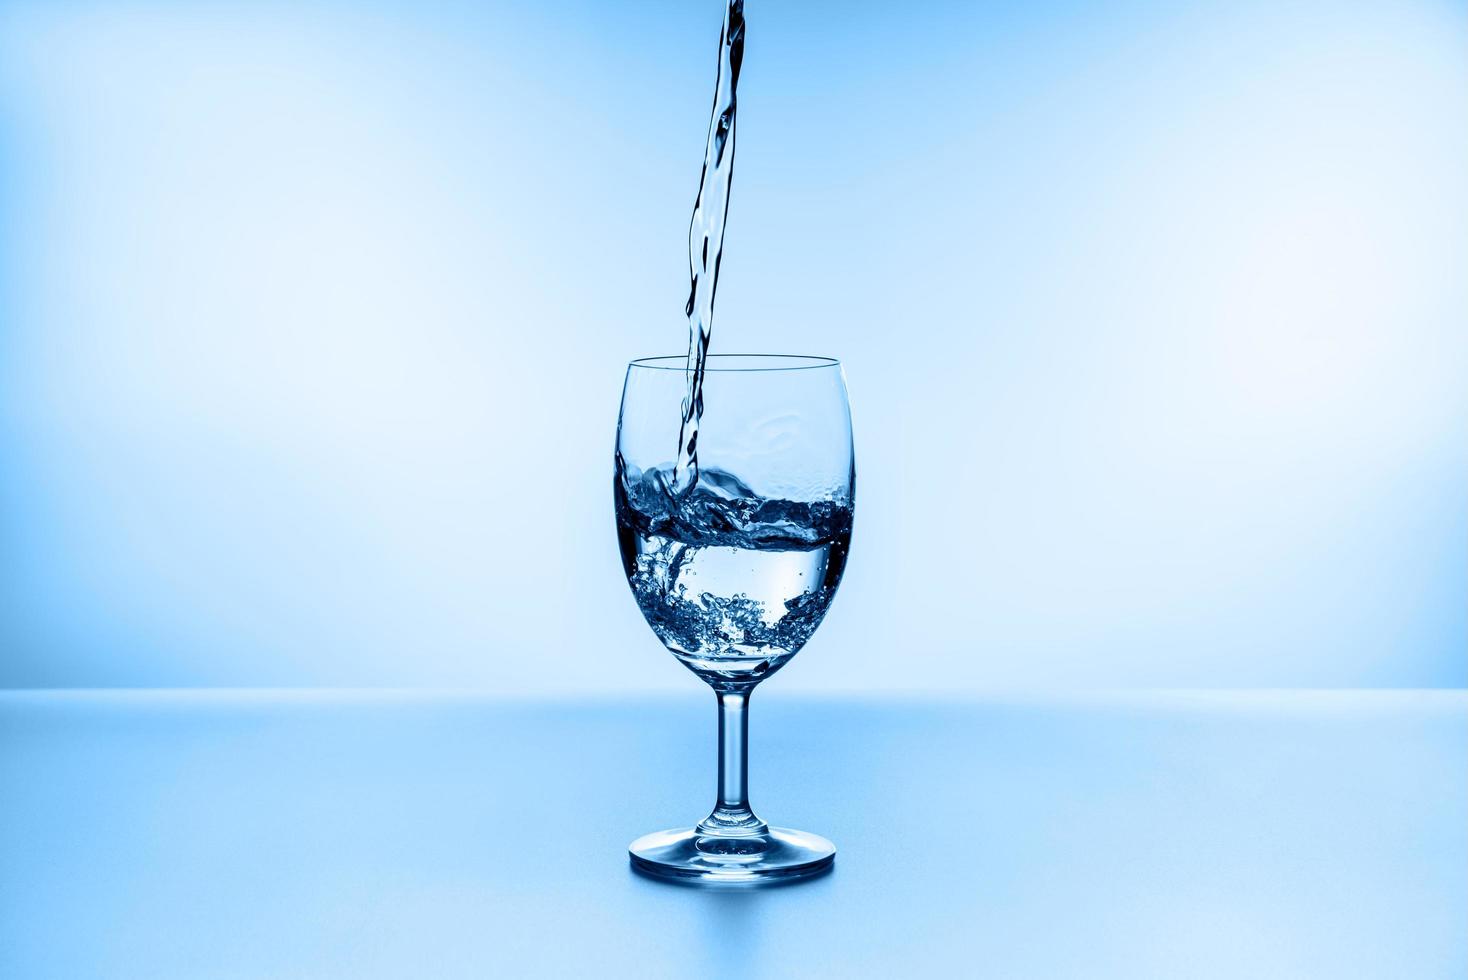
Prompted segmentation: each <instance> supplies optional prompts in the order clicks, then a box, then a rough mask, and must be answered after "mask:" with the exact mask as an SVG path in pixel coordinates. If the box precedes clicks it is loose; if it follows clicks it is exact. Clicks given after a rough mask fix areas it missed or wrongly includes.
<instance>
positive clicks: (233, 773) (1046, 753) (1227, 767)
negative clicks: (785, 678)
mask: <svg viewBox="0 0 1468 980" xmlns="http://www.w3.org/2000/svg"><path fill="white" fill-rule="evenodd" d="M751 725H752V732H753V736H752V737H753V748H752V751H753V755H752V765H751V776H752V786H753V799H754V801H755V804H756V809H758V810H759V811H760V812H761V814H762V815H763V816H764V817H765V818H766V819H769V820H771V822H773V823H775V824H777V825H781V826H791V827H799V828H802V829H806V830H811V831H815V832H818V833H821V834H823V835H825V836H827V837H830V838H831V839H832V840H834V841H835V842H836V844H837V846H838V848H839V853H838V856H837V859H836V870H835V871H834V873H832V874H831V875H828V876H826V877H824V878H820V879H817V880H814V881H810V882H805V883H800V884H795V885H791V886H787V887H782V888H773V889H762V890H742V891H732V892H731V891H727V890H724V891H708V890H701V889H698V888H690V887H686V886H677V885H668V884H663V883H660V882H655V881H651V880H647V879H644V878H640V877H638V876H637V875H635V874H633V873H632V872H631V871H630V870H629V868H628V865H627V859H626V851H625V848H626V844H627V842H628V841H630V840H631V839H632V838H633V837H635V836H637V835H639V834H641V833H643V832H646V831H649V830H654V829H660V828H663V827H668V826H676V825H680V824H686V823H689V822H692V821H693V820H696V819H697V818H698V817H700V816H702V815H703V812H704V811H705V810H706V809H707V807H708V805H709V804H710V803H711V798H710V797H711V793H712V784H713V773H712V766H713V764H714V752H713V739H714V706H713V700H712V698H711V697H708V696H706V695H703V696H695V694H694V693H690V695H689V696H688V697H687V698H684V699H669V700H648V701H642V702H636V703H625V704H612V703H591V704H583V703H577V704H571V703H567V704H545V703H515V702H497V701H494V700H491V699H477V698H474V697H469V696H446V695H429V694H398V693H346V692H343V693H330V692H324V693H304V692H302V693H289V692H242V693H227V692H192V693H191V692H75V693H61V692H10V693H5V694H0V976H3V977H17V978H22V977H23V978H32V980H35V978H49V977H65V978H68V980H71V978H83V977H148V978H171V977H188V978H209V977H272V978H275V977H311V978H323V977H353V978H363V977H379V976H381V977H460V976H464V977H468V976H473V977H486V976H489V977H499V976H588V975H604V976H619V975H634V976H638V977H642V978H647V977H664V976H666V977H690V976H696V975H701V974H723V975H734V974H738V975H742V976H746V977H766V976H769V977H778V976H800V977H805V976H831V977H853V976H867V975H870V976H882V977H895V976H930V975H953V976H995V977H1086V978H1093V977H1127V978H1137V977H1231V978H1235V977H1248V978H1264V977H1289V978H1300V977H1328V978H1332V980H1338V978H1349V977H1382V978H1387V977H1390V978H1414V980H1423V978H1445V980H1446V978H1454V980H1460V978H1462V977H1464V976H1465V975H1468V767H1465V762H1468V694H1465V693H1463V692H1389V691H1379V692H1338V693H1329V692H1316V693H1311V692H1301V693H1282V692H1274V693H1219V694H1201V693H1199V694H1133V695H1112V696H1097V697H1079V696H1077V697H1061V698H1054V699H1043V698H1030V699H1008V700H990V701H976V702H971V703H960V702H948V703H922V702H907V703H895V702H882V701H871V702H867V703H861V702H852V701H801V700H794V699H786V698H782V697H781V696H779V694H778V691H775V690H772V691H771V692H770V693H769V694H768V695H767V694H766V693H765V692H763V691H761V692H758V693H757V694H756V696H755V698H754V699H753V705H752V715H751Z"/></svg>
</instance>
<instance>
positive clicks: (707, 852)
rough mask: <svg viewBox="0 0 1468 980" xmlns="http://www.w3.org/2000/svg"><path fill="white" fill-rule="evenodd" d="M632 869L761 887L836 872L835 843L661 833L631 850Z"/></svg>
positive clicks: (773, 831)
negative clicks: (833, 868) (834, 867)
mask: <svg viewBox="0 0 1468 980" xmlns="http://www.w3.org/2000/svg"><path fill="white" fill-rule="evenodd" d="M627 850H628V853H629V856H630V857H631V859H632V867H633V868H635V869H636V870H637V871H639V872H641V873H642V874H646V875H652V876H653V877H655V878H665V879H669V880H673V881H682V882H686V883H689V884H705V883H706V884H729V885H759V884H775V883H777V882H786V881H797V880H799V879H801V878H814V877H815V876H817V875H821V874H825V873H826V872H827V871H830V870H831V866H832V865H833V864H834V863H835V860H836V845H834V844H832V843H831V842H830V841H828V840H826V838H824V837H817V836H816V835H815V834H807V833H805V832H803V831H799V830H784V829H782V828H780V827H769V828H767V829H766V830H765V832H764V833H761V834H750V835H747V836H742V837H714V836H709V835H705V834H700V833H699V832H698V830H697V829H696V828H690V829H687V830H660V831H658V832H657V833H655V834H648V835H647V836H645V837H639V838H637V840H635V841H633V842H632V844H631V846H630V847H628V849H627Z"/></svg>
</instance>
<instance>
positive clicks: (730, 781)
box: [698, 690, 768, 837]
mask: <svg viewBox="0 0 1468 980" xmlns="http://www.w3.org/2000/svg"><path fill="white" fill-rule="evenodd" d="M714 693H715V694H716V695H717V696H718V699H719V802H718V804H717V805H716V806H715V807H714V812H713V813H710V814H709V815H708V816H707V817H705V818H704V819H703V821H702V822H701V823H700V824H699V825H698V832H699V833H700V834H707V835H710V836H718V837H744V836H748V835H751V834H762V833H764V832H765V830H766V829H768V828H766V826H765V822H764V821H763V820H761V819H760V818H759V817H756V816H755V815H754V811H753V810H751V809H750V808H749V694H750V692H749V691H747V690H746V691H741V692H738V693H733V692H727V691H716V692H714Z"/></svg>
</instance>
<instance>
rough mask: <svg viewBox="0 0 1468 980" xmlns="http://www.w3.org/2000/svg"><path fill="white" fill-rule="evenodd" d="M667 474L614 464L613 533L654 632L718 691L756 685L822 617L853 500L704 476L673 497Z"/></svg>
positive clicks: (842, 563) (837, 578) (845, 543)
mask: <svg viewBox="0 0 1468 980" xmlns="http://www.w3.org/2000/svg"><path fill="white" fill-rule="evenodd" d="M670 475H671V474H670V471H669V470H668V469H655V470H650V471H647V472H642V471H639V470H637V469H635V468H628V467H625V466H623V465H620V464H619V467H618V473H617V478H616V483H615V495H616V506H617V537H618V542H619V544H620V546H621V552H622V567H623V570H624V571H625V572H626V574H627V582H628V584H629V585H630V586H631V587H632V594H633V596H634V597H635V598H636V599H637V604H638V606H639V607H641V609H642V613H643V616H644V617H646V619H647V622H648V624H649V625H650V626H651V627H652V629H653V632H655V633H656V634H657V635H658V638H659V639H661V640H662V641H663V644H664V645H665V646H667V648H668V649H669V650H670V651H672V652H673V654H674V655H675V656H677V657H678V659H679V660H681V661H683V663H684V664H685V665H686V666H688V667H689V668H690V669H691V670H693V671H694V673H696V674H698V675H699V676H701V677H703V678H704V680H706V681H708V682H709V683H710V684H713V685H714V686H715V687H721V686H722V687H728V688H737V687H739V686H741V685H747V684H752V683H754V682H757V681H759V680H761V679H762V678H764V677H767V676H769V675H770V674H771V673H773V672H774V671H776V670H778V669H779V668H780V667H781V666H782V665H783V664H784V663H785V662H786V661H787V660H789V659H790V658H791V657H793V656H795V654H796V653H797V652H799V650H800V648H801V647H803V646H805V643H806V641H807V640H809V639H810V637H811V634H812V633H814V632H815V630H816V627H817V626H819V625H820V624H821V620H822V619H824V618H825V615H826V610H827V609H829V608H830V605H831V600H832V599H833V598H834V597H835V595H836V587H837V586H838V585H839V584H840V582H841V574H842V572H843V571H845V569H846V556H847V551H848V549H849V547H850V544H851V517H852V512H851V504H850V501H849V500H848V499H844V498H838V497H833V498H830V499H826V500H819V501H792V500H782V499H772V498H768V497H761V496H759V495H757V494H755V493H754V492H753V491H752V490H750V488H749V487H747V486H746V485H744V484H743V483H742V482H741V481H740V480H739V479H738V478H737V477H735V476H733V475H732V474H729V473H725V472H724V471H722V470H718V469H712V468H711V469H708V470H705V471H704V473H703V475H702V477H701V479H700V480H699V483H698V485H697V486H696V487H695V488H694V489H693V490H691V491H689V492H687V493H685V494H681V495H677V496H675V495H672V494H670V493H669V492H668V490H667V481H668V480H669V478H670Z"/></svg>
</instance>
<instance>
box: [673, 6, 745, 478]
mask: <svg viewBox="0 0 1468 980" xmlns="http://www.w3.org/2000/svg"><path fill="white" fill-rule="evenodd" d="M743 61H744V0H729V5H728V6H727V7H726V8H725V10H724V29H723V32H722V33H721V34H720V35H719V73H718V77H717V79H716V81H715V83H714V110H713V115H712V116H711V117H710V119H709V131H708V141H707V143H706V144H705V146H704V151H703V171H702V173H700V175H699V178H698V197H697V198H696V199H695V200H694V202H693V217H692V218H691V219H689V222H688V278H689V289H688V305H687V307H686V309H685V313H686V314H687V316H688V367H687V374H688V390H687V393H686V394H685V395H684V396H683V418H682V421H681V422H680V424H679V426H678V461H677V462H676V463H674V464H673V473H672V478H671V479H670V480H669V481H668V484H669V486H671V487H672V488H673V490H675V491H677V492H682V491H684V490H687V489H688V488H689V487H691V486H693V484H695V483H697V482H698V423H699V420H700V419H702V418H703V374H704V363H705V361H706V360H707V359H708V352H709V340H710V338H711V337H712V336H713V326H714V294H715V293H716V292H717V291H718V286H719V262H720V260H721V259H722V258H723V255H724V224H725V222H726V220H727V219H728V217H729V189H730V187H731V186H732V185H733V181H734V120H735V117H736V115H737V114H738V107H739V102H738V91H739V66H740V64H741V63H742V62H743Z"/></svg>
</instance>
